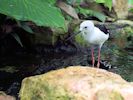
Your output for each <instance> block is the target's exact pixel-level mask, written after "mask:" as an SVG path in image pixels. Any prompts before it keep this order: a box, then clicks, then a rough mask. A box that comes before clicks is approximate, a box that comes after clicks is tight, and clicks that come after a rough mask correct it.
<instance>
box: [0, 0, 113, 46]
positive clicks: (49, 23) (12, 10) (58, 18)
mask: <svg viewBox="0 0 133 100" xmlns="http://www.w3.org/2000/svg"><path fill="white" fill-rule="evenodd" d="M83 2H86V0H75V1H73V0H64V1H59V0H37V1H36V0H32V1H29V0H28V1H27V0H21V1H18V0H13V1H12V0H11V1H10V0H0V13H1V14H4V15H6V16H7V17H6V19H7V18H8V19H11V20H12V19H13V20H14V22H15V23H16V24H15V27H16V26H18V27H20V28H22V29H23V30H25V31H26V32H27V33H32V34H34V32H33V31H32V29H31V27H30V25H29V24H27V22H30V23H31V22H32V23H35V24H36V25H37V26H45V27H50V28H54V29H57V28H58V29H59V28H60V29H62V30H64V33H66V32H67V31H68V30H69V29H68V27H67V23H70V22H71V21H72V19H75V18H76V19H79V18H78V14H81V15H83V16H84V18H85V17H86V18H87V17H88V16H94V17H96V18H98V19H99V20H100V21H103V22H104V21H105V20H106V15H104V14H103V13H101V12H98V11H96V10H92V9H87V8H84V7H80V4H81V3H83ZM87 2H88V1H87ZM93 2H95V3H97V4H104V6H106V7H108V8H109V9H110V10H111V7H112V0H95V1H93ZM70 8H71V9H70ZM65 9H66V10H65ZM69 9H70V10H69ZM64 12H65V13H64ZM67 16H70V17H67ZM0 19H1V20H3V19H2V17H1V16H0ZM6 19H5V20H6ZM0 23H1V26H0V27H3V26H2V25H3V23H2V22H0ZM4 23H5V22H4ZM68 26H69V25H68ZM10 28H11V29H12V30H11V31H10V32H8V33H10V34H11V36H13V37H14V39H16V41H17V42H18V43H19V44H20V45H21V46H22V47H23V43H22V42H21V41H22V39H21V38H20V37H19V35H18V33H16V32H14V29H13V28H14V27H12V25H10ZM61 32H62V33H63V31H61ZM2 33H6V32H4V31H2ZM56 33H58V32H56ZM53 35H56V34H55V33H54V34H53ZM52 37H54V38H53V39H54V40H52V41H55V40H57V39H56V38H57V37H56V36H52Z"/></svg>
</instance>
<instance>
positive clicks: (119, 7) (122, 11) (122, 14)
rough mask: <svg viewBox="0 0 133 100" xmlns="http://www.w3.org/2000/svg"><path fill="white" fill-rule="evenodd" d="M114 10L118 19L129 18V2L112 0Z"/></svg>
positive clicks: (126, 0)
mask: <svg viewBox="0 0 133 100" xmlns="http://www.w3.org/2000/svg"><path fill="white" fill-rule="evenodd" d="M112 1H113V9H114V11H115V13H116V15H117V17H118V19H125V18H127V16H128V0H112Z"/></svg>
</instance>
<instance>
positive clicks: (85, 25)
mask: <svg viewBox="0 0 133 100" xmlns="http://www.w3.org/2000/svg"><path fill="white" fill-rule="evenodd" d="M93 30H94V23H93V22H92V21H89V20H87V21H83V22H82V23H81V24H80V28H79V31H80V32H82V33H90V32H93Z"/></svg>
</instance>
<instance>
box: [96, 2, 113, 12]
mask: <svg viewBox="0 0 133 100" xmlns="http://www.w3.org/2000/svg"><path fill="white" fill-rule="evenodd" d="M95 1H96V2H97V3H103V4H104V5H105V6H107V7H108V8H109V10H111V8H112V0H95Z"/></svg>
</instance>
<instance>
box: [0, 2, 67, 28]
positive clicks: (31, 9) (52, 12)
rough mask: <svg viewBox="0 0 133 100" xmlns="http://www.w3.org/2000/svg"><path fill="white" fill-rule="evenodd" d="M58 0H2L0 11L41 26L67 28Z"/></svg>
mask: <svg viewBox="0 0 133 100" xmlns="http://www.w3.org/2000/svg"><path fill="white" fill-rule="evenodd" d="M55 2H56V0H0V13H2V14H5V15H8V16H11V17H13V18H15V19H17V20H21V21H33V22H34V23H36V24H37V25H39V26H48V27H58V28H59V27H60V28H63V29H64V30H66V25H65V19H64V17H63V15H62V13H61V11H60V9H59V8H57V7H55V6H54V4H55Z"/></svg>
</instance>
